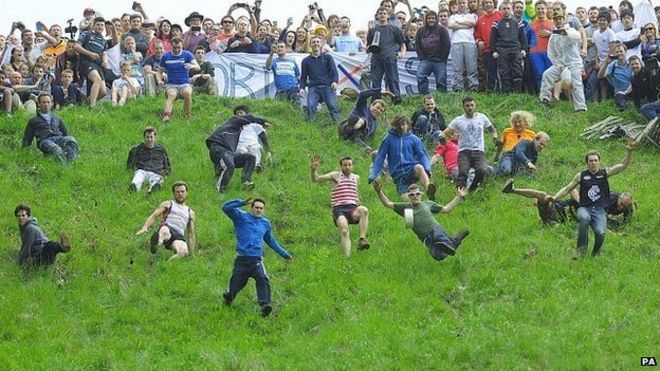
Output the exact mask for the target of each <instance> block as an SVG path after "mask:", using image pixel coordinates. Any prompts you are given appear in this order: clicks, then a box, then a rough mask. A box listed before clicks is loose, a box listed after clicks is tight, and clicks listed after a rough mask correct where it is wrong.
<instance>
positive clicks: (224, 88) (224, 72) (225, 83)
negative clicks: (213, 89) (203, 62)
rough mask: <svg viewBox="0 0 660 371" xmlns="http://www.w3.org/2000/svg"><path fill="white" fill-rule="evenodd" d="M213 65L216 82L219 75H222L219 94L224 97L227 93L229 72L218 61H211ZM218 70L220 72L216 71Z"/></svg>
mask: <svg viewBox="0 0 660 371" xmlns="http://www.w3.org/2000/svg"><path fill="white" fill-rule="evenodd" d="M213 67H214V68H215V76H216V78H215V80H216V84H219V83H220V78H221V77H220V76H222V85H221V86H222V91H221V92H219V94H220V96H222V97H226V96H227V95H228V94H229V73H228V72H227V69H226V68H225V66H223V65H221V64H220V63H213ZM218 70H220V73H218Z"/></svg>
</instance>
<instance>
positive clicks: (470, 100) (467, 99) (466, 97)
mask: <svg viewBox="0 0 660 371" xmlns="http://www.w3.org/2000/svg"><path fill="white" fill-rule="evenodd" d="M474 101H475V100H474V98H472V97H471V96H469V95H466V96H465V97H463V101H462V103H461V104H465V103H467V102H474Z"/></svg>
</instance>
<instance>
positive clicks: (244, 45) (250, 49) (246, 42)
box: [226, 17, 256, 53]
mask: <svg viewBox="0 0 660 371" xmlns="http://www.w3.org/2000/svg"><path fill="white" fill-rule="evenodd" d="M248 27H249V24H248V20H247V19H246V18H245V17H240V18H238V21H237V22H236V29H237V31H238V32H237V33H236V35H234V36H233V37H232V38H231V39H229V40H227V50H226V53H255V52H256V50H255V45H254V38H253V37H252V36H250V33H249V32H248Z"/></svg>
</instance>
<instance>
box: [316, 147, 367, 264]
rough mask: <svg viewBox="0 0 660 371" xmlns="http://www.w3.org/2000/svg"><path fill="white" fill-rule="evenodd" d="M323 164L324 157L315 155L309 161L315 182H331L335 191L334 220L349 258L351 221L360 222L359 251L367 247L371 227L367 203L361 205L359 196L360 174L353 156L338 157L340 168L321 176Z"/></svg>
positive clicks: (333, 201)
mask: <svg viewBox="0 0 660 371" xmlns="http://www.w3.org/2000/svg"><path fill="white" fill-rule="evenodd" d="M320 164H321V160H320V159H319V158H318V157H316V156H314V157H312V159H311V160H310V169H311V170H312V181H313V182H315V183H324V182H332V192H331V193H330V205H331V206H332V219H333V220H334V221H335V225H336V226H337V228H338V229H339V235H340V236H341V247H342V249H343V250H344V255H345V256H346V257H349V256H351V237H350V235H349V229H348V225H349V224H358V225H359V228H360V239H359V240H358V250H366V249H368V248H369V242H368V241H367V228H368V226H369V210H368V209H367V207H366V206H364V205H361V204H360V197H359V195H358V183H359V181H360V176H359V175H357V174H355V173H353V159H352V158H350V157H342V158H341V159H340V160H339V165H340V166H341V171H331V172H329V173H327V174H323V175H319V174H318V172H317V170H318V167H319V165H320Z"/></svg>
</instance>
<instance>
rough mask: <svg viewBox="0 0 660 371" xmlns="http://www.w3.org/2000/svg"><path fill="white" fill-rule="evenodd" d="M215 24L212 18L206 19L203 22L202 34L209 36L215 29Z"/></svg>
mask: <svg viewBox="0 0 660 371" xmlns="http://www.w3.org/2000/svg"><path fill="white" fill-rule="evenodd" d="M214 24H215V22H214V21H213V19H211V18H204V20H203V21H202V32H203V33H205V34H206V35H208V34H209V33H211V28H213V25H214Z"/></svg>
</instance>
